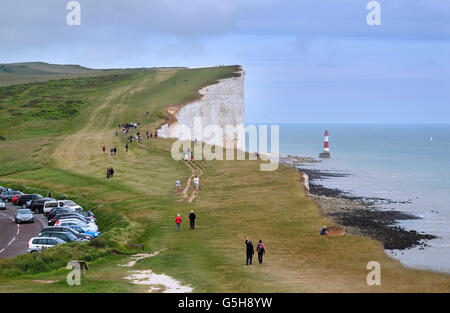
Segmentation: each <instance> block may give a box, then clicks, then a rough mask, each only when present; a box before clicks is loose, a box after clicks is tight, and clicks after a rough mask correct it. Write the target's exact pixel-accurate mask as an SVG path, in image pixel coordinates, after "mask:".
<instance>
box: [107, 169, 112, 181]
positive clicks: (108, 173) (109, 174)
mask: <svg viewBox="0 0 450 313" xmlns="http://www.w3.org/2000/svg"><path fill="white" fill-rule="evenodd" d="M110 177H111V172H110V170H109V168H107V169H106V178H108V179H109V178H110Z"/></svg>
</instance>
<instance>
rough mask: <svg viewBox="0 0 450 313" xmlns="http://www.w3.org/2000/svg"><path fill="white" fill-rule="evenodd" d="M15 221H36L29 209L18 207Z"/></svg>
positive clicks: (17, 222)
mask: <svg viewBox="0 0 450 313" xmlns="http://www.w3.org/2000/svg"><path fill="white" fill-rule="evenodd" d="M14 221H15V222H16V224H19V223H34V215H33V213H32V212H31V211H30V210H29V209H18V210H17V212H16V214H15V215H14Z"/></svg>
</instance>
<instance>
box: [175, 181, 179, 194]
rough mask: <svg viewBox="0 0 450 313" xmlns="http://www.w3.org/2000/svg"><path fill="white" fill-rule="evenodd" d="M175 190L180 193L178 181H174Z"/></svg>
mask: <svg viewBox="0 0 450 313" xmlns="http://www.w3.org/2000/svg"><path fill="white" fill-rule="evenodd" d="M175 190H176V192H180V181H179V180H176V181H175Z"/></svg>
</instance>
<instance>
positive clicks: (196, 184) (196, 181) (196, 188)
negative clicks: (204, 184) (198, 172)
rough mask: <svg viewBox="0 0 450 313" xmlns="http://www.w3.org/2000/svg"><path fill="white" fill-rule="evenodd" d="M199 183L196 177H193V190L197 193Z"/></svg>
mask: <svg viewBox="0 0 450 313" xmlns="http://www.w3.org/2000/svg"><path fill="white" fill-rule="evenodd" d="M199 183H200V181H199V178H198V176H195V177H194V187H195V190H197V191H198V184H199Z"/></svg>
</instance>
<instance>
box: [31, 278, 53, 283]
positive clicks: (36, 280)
mask: <svg viewBox="0 0 450 313" xmlns="http://www.w3.org/2000/svg"><path fill="white" fill-rule="evenodd" d="M32 282H33V283H39V284H53V283H56V282H57V280H42V279H35V280H32Z"/></svg>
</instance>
